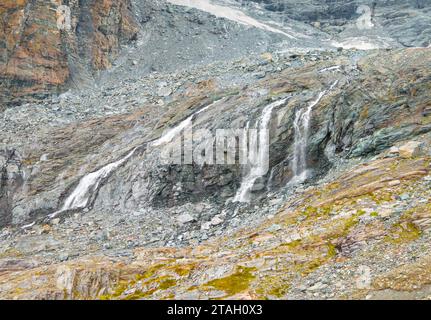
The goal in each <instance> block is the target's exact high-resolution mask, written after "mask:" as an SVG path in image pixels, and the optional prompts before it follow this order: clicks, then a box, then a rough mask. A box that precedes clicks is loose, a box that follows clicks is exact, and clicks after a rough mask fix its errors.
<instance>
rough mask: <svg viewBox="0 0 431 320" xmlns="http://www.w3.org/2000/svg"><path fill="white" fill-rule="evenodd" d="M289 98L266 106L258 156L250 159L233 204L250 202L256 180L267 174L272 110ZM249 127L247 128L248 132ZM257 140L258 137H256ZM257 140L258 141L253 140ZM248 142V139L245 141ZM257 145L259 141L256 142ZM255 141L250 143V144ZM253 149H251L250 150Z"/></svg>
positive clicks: (260, 123)
mask: <svg viewBox="0 0 431 320" xmlns="http://www.w3.org/2000/svg"><path fill="white" fill-rule="evenodd" d="M286 100H287V98H285V99H282V100H279V101H276V102H273V103H271V104H270V105H268V106H266V107H265V108H264V109H263V111H262V116H261V118H260V121H259V147H258V151H257V154H253V155H252V156H251V157H250V154H249V158H248V160H249V164H248V168H247V173H246V175H245V177H244V178H243V181H242V182H241V186H240V188H239V189H238V191H237V193H236V195H235V197H234V200H233V202H250V191H251V190H252V188H253V186H254V184H255V182H256V180H257V179H258V178H260V177H262V176H264V175H265V174H266V173H267V169H268V165H269V144H270V137H269V130H268V129H269V124H270V122H271V115H272V110H273V109H274V108H276V107H278V106H281V105H282V104H284V103H285V102H286ZM247 129H248V127H247V128H246V132H247ZM256 138H257V137H256ZM251 140H257V139H251ZM245 141H247V139H245ZM254 142H256V143H257V141H254ZM251 143H253V141H250V144H251ZM250 149H251V148H250Z"/></svg>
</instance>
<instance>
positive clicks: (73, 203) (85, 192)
mask: <svg viewBox="0 0 431 320" xmlns="http://www.w3.org/2000/svg"><path fill="white" fill-rule="evenodd" d="M136 149H137V148H135V149H133V150H132V151H131V152H130V153H129V154H128V155H127V156H125V157H124V158H122V159H120V160H118V161H116V162H113V163H110V164H108V165H106V166H104V167H103V168H101V169H99V170H98V171H95V172H92V173H90V174H88V175H86V176H84V177H83V178H82V179H81V180H80V181H79V184H78V186H77V187H76V188H75V190H74V191H73V192H72V193H71V194H70V195H69V197H67V199H66V201H65V202H64V205H63V207H62V208H61V209H60V210H59V211H57V212H54V213H53V214H51V215H50V216H49V217H50V218H54V217H56V216H57V215H58V214H60V213H62V212H65V211H68V210H76V209H84V208H86V207H87V206H88V205H89V201H90V198H91V195H92V194H93V192H94V191H95V190H97V189H98V187H99V185H100V183H101V182H102V180H103V179H105V178H107V177H108V176H109V175H110V174H111V173H112V172H113V171H114V170H116V169H117V168H118V167H119V166H121V165H122V164H123V163H125V162H126V161H127V160H128V159H129V158H130V157H132V156H133V154H134V153H135V152H136Z"/></svg>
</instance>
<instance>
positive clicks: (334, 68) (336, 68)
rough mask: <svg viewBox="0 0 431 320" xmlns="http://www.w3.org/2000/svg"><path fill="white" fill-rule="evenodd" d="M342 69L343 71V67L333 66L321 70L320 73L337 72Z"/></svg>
mask: <svg viewBox="0 0 431 320" xmlns="http://www.w3.org/2000/svg"><path fill="white" fill-rule="evenodd" d="M340 69H341V66H333V67H328V68H323V69H321V70H319V73H324V72H330V71H335V70H340Z"/></svg>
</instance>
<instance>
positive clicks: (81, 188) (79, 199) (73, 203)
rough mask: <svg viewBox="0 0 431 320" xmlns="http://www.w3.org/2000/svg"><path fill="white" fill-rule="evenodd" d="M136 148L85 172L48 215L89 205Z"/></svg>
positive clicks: (168, 135)
mask: <svg viewBox="0 0 431 320" xmlns="http://www.w3.org/2000/svg"><path fill="white" fill-rule="evenodd" d="M214 103H215V102H214ZM214 103H212V104H210V105H208V106H206V107H205V108H202V109H201V110H199V111H197V112H195V113H194V114H192V115H191V116H190V117H188V118H187V119H185V120H183V121H182V122H181V123H179V124H178V125H177V126H175V127H174V128H172V129H170V130H169V131H167V132H166V133H165V134H164V135H163V136H162V137H160V138H159V139H157V140H155V141H154V142H153V143H152V144H151V146H153V147H157V146H160V145H163V144H165V143H169V142H171V141H172V140H173V139H174V138H175V136H176V135H178V134H179V133H181V131H182V130H183V129H185V128H186V127H187V126H189V125H191V124H192V121H193V118H194V117H195V116H196V115H198V114H199V113H202V112H204V111H205V110H207V109H208V108H209V107H211V106H212V105H213V104H214ZM136 149H137V148H135V149H133V150H132V151H131V152H130V153H129V154H128V155H127V156H125V157H124V158H122V159H120V160H118V161H116V162H114V163H110V164H108V165H106V166H104V167H103V168H101V169H99V170H98V171H95V172H92V173H90V174H87V175H86V176H84V177H83V178H82V179H81V180H80V181H79V184H78V186H77V187H76V188H75V190H74V191H73V192H72V193H71V194H70V195H69V196H68V197H67V199H66V201H65V202H64V205H63V206H62V208H61V209H60V210H59V211H56V212H54V213H52V214H51V215H50V216H49V217H50V218H54V217H56V216H57V215H58V214H60V213H62V212H65V211H68V210H75V209H84V208H86V207H87V206H88V205H89V201H90V198H91V196H92V194H94V191H96V190H97V189H98V188H99V186H100V183H101V182H102V181H103V179H105V178H107V177H108V176H109V175H110V174H111V173H112V172H113V171H115V170H116V169H117V168H118V167H119V166H121V165H122V164H123V163H125V162H126V161H127V160H128V159H129V158H130V157H132V156H133V154H134V153H135V151H136Z"/></svg>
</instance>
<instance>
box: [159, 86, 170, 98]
mask: <svg viewBox="0 0 431 320" xmlns="http://www.w3.org/2000/svg"><path fill="white" fill-rule="evenodd" d="M171 94H172V89H171V88H168V87H162V88H160V89H159V90H158V91H157V95H158V96H159V97H169V96H170V95H171Z"/></svg>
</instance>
